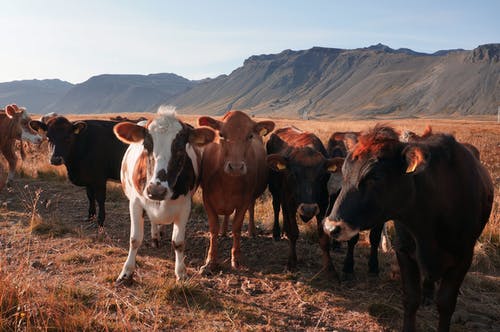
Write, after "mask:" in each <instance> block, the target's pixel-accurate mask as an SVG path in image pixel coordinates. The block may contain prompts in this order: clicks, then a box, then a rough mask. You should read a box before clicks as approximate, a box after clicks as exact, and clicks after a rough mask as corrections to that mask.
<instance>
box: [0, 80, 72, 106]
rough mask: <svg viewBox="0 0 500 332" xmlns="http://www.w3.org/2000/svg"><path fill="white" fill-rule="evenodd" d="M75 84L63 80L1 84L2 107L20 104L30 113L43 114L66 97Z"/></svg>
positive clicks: (0, 99)
mask: <svg viewBox="0 0 500 332" xmlns="http://www.w3.org/2000/svg"><path fill="white" fill-rule="evenodd" d="M72 86H73V84H71V83H69V82H65V81H61V80H57V79H54V80H23V81H12V82H6V83H0V107H3V106H4V105H7V104H13V103H15V104H18V105H19V106H24V107H26V108H27V110H28V112H31V113H41V112H42V110H43V109H45V108H46V107H47V106H49V105H50V104H52V103H54V101H56V100H58V99H60V98H61V97H62V96H64V95H65V94H66V93H67V92H68V91H69V89H71V87H72Z"/></svg>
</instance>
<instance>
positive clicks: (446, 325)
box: [436, 249, 472, 332]
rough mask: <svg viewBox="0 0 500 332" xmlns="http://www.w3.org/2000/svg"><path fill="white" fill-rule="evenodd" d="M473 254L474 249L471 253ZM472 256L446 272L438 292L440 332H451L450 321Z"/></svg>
mask: <svg viewBox="0 0 500 332" xmlns="http://www.w3.org/2000/svg"><path fill="white" fill-rule="evenodd" d="M470 252H471V253H472V249H471V251H470ZM471 261H472V255H471V254H470V255H469V257H465V258H464V259H463V260H462V261H461V262H460V263H459V264H460V265H459V266H454V267H452V268H450V269H449V270H448V271H446V272H445V274H444V275H443V278H442V279H441V283H440V285H439V289H438V292H437V298H436V302H437V308H438V312H439V325H438V332H445V331H446V332H447V331H449V330H450V321H451V316H452V315H453V312H454V311H455V307H456V304H457V297H458V292H459V290H460V285H461V284H462V282H463V280H464V277H465V274H466V273H467V270H468V269H469V267H470V264H471Z"/></svg>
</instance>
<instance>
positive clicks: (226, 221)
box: [220, 215, 231, 236]
mask: <svg viewBox="0 0 500 332" xmlns="http://www.w3.org/2000/svg"><path fill="white" fill-rule="evenodd" d="M230 217H231V216H230V215H227V216H224V219H223V220H222V227H221V228H220V236H226V235H227V230H228V227H229V218H230Z"/></svg>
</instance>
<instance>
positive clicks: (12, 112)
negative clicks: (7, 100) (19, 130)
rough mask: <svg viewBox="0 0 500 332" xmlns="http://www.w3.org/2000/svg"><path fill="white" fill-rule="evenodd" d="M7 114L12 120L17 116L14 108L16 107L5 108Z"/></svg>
mask: <svg viewBox="0 0 500 332" xmlns="http://www.w3.org/2000/svg"><path fill="white" fill-rule="evenodd" d="M5 114H6V115H7V116H8V117H9V118H10V119H12V118H13V117H14V115H16V109H15V108H14V105H7V106H5Z"/></svg>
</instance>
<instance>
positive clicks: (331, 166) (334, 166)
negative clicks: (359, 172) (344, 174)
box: [325, 157, 344, 173]
mask: <svg viewBox="0 0 500 332" xmlns="http://www.w3.org/2000/svg"><path fill="white" fill-rule="evenodd" d="M343 164H344V158H341V157H335V158H331V159H327V160H326V166H325V168H326V171H327V172H329V173H340V172H341V171H342V165H343Z"/></svg>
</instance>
